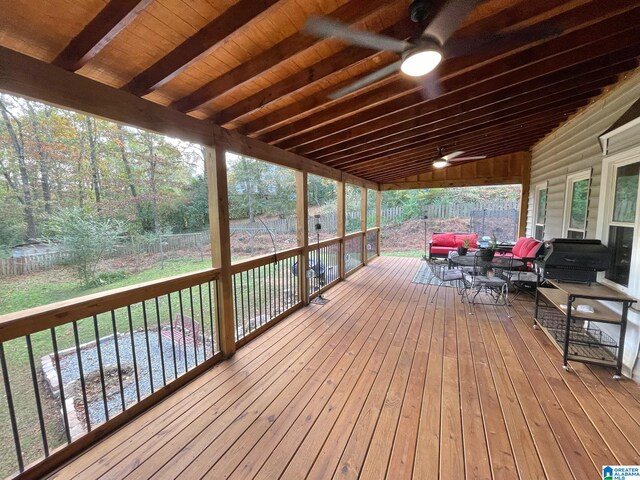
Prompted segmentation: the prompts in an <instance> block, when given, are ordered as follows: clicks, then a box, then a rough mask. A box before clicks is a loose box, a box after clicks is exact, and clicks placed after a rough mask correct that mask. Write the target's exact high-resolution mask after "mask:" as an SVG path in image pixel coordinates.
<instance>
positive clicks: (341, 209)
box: [337, 180, 346, 280]
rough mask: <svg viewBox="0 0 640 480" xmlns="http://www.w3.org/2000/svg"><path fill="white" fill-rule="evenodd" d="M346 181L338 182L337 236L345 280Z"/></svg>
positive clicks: (340, 266) (339, 264)
mask: <svg viewBox="0 0 640 480" xmlns="http://www.w3.org/2000/svg"><path fill="white" fill-rule="evenodd" d="M345 204H346V198H345V183H344V182H343V181H342V180H341V181H339V182H338V228H337V230H338V231H337V236H338V238H339V239H340V260H339V262H338V266H339V272H340V278H341V279H342V280H344V278H345V275H344V253H345V244H344V232H345V225H344V224H345Z"/></svg>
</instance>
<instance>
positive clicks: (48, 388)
mask: <svg viewBox="0 0 640 480" xmlns="http://www.w3.org/2000/svg"><path fill="white" fill-rule="evenodd" d="M217 278H218V271H217V270H214V269H209V270H204V271H201V272H197V273H192V274H186V275H180V276H177V277H173V278H170V279H164V280H158V281H153V282H149V283H146V284H141V285H136V286H132V287H125V288H121V289H118V290H113V291H110V292H104V293H99V294H95V295H89V296H85V297H80V298H76V299H73V300H68V301H63V302H59V303H56V304H51V305H47V306H44V307H38V308H33V309H29V310H25V311H21V312H18V313H15V314H8V315H4V316H1V317H0V367H1V374H2V385H3V389H4V399H3V402H1V404H0V419H2V425H0V428H5V429H7V434H9V432H8V429H10V432H11V433H10V434H9V436H12V437H13V448H12V449H13V458H15V463H14V465H15V471H19V472H22V471H24V469H25V466H26V465H27V464H29V463H32V462H35V461H37V460H39V458H40V459H41V458H42V457H45V458H47V457H49V456H51V455H55V451H56V449H58V447H61V446H65V445H70V444H71V445H73V444H83V443H84V444H85V445H86V444H89V443H92V442H95V441H96V440H97V439H98V438H100V437H101V436H104V435H105V434H106V433H108V431H111V430H113V429H114V428H116V427H117V426H118V425H120V424H122V423H124V422H125V421H126V420H128V419H129V418H131V417H132V416H133V415H135V414H137V413H139V412H141V411H143V410H144V409H146V408H149V406H150V405H151V404H152V403H154V402H155V401H157V400H158V399H160V398H162V397H163V396H165V395H167V394H168V393H170V392H171V391H173V390H175V389H176V388H178V387H179V386H180V385H182V384H184V383H185V382H186V381H188V380H189V379H190V378H193V377H194V376H195V375H197V374H198V373H199V372H201V371H203V369H204V368H207V367H208V366H210V365H211V364H213V363H214V362H216V361H217V360H218V358H220V354H219V342H218V292H217V288H218V287H217ZM83 439H84V440H83ZM34 445H38V447H37V448H34ZM25 446H29V448H28V451H27V450H25ZM78 448H80V447H78ZM10 449H11V446H10V445H5V452H4V456H5V459H6V458H9V456H10V455H11V452H10ZM5 469H6V462H5ZM3 473H5V474H10V473H11V472H3ZM3 476H4V475H3Z"/></svg>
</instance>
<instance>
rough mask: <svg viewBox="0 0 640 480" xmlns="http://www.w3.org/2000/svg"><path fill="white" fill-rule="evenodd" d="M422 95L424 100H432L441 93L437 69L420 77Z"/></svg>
mask: <svg viewBox="0 0 640 480" xmlns="http://www.w3.org/2000/svg"><path fill="white" fill-rule="evenodd" d="M419 80H420V83H421V84H422V96H423V98H424V99H426V100H432V99H434V98H437V97H439V96H440V95H442V83H441V82H440V76H439V75H438V71H437V69H436V70H434V71H432V72H430V73H428V74H427V75H425V76H424V77H422V78H421V79H419Z"/></svg>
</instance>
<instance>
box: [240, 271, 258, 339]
mask: <svg viewBox="0 0 640 480" xmlns="http://www.w3.org/2000/svg"><path fill="white" fill-rule="evenodd" d="M245 274H246V277H247V317H246V320H247V323H248V324H249V331H251V330H254V329H255V322H254V328H251V295H250V294H249V270H247V271H246V272H245ZM240 276H241V277H242V273H241V274H240ZM242 295H243V296H244V288H243V289H242ZM243 317H244V315H243Z"/></svg>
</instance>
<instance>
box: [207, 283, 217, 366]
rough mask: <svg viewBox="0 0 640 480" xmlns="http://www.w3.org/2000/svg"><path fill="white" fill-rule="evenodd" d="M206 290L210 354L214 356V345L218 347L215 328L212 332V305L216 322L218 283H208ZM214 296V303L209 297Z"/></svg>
mask: <svg viewBox="0 0 640 480" xmlns="http://www.w3.org/2000/svg"><path fill="white" fill-rule="evenodd" d="M207 289H208V290H209V322H210V324H211V353H212V354H214V355H215V353H216V345H218V336H217V335H216V333H215V332H217V331H218V328H217V327H216V329H215V332H214V330H213V315H214V312H213V306H212V303H213V305H216V312H215V320H216V322H217V321H218V310H217V305H218V281H217V280H214V283H213V284H212V282H209V283H208V287H207ZM213 294H215V296H216V299H215V301H212V299H211V296H212V295H213Z"/></svg>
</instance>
